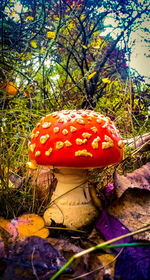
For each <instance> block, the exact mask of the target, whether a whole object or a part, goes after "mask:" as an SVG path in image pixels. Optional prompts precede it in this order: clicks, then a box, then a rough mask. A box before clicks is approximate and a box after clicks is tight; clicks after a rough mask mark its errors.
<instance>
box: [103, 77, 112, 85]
mask: <svg viewBox="0 0 150 280" xmlns="http://www.w3.org/2000/svg"><path fill="white" fill-rule="evenodd" d="M102 82H103V83H104V84H110V83H111V81H110V80H109V79H108V78H104V79H102Z"/></svg>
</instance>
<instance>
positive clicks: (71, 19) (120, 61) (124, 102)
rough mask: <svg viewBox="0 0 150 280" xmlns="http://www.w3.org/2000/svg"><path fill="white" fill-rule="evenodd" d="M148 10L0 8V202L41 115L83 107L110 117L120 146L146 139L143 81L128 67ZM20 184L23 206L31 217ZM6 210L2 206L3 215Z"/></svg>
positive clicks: (67, 1) (21, 170) (43, 0)
mask: <svg viewBox="0 0 150 280" xmlns="http://www.w3.org/2000/svg"><path fill="white" fill-rule="evenodd" d="M149 11H150V8H149V1H147V0H145V1H137V0H133V1H131V0H125V1H121V0H116V1H109V0H103V1H97V0H86V1H85V0H77V1H73V0H51V1H49V0H39V1H34V0H30V1H26V0H18V1H17V0H8V1H6V0H5V1H2V2H1V4H0V41H1V43H0V114H1V117H0V182H1V189H2V190H3V192H0V201H1V203H2V201H3V200H4V197H5V199H6V197H8V196H9V195H10V196H11V195H12V194H10V193H8V189H9V173H10V171H13V172H14V173H15V174H17V176H25V174H26V172H27V171H26V162H27V160H28V147H27V146H28V141H29V139H30V135H31V131H32V129H33V128H34V126H35V124H36V122H37V121H38V120H39V119H40V118H41V117H42V116H44V115H45V114H47V113H50V112H53V111H56V110H63V109H81V108H82V109H87V108H88V109H92V110H96V111H100V112H102V113H103V114H104V115H107V116H109V117H110V118H111V119H112V120H113V121H114V122H115V123H116V125H117V127H118V128H119V129H120V132H121V134H122V136H123V138H124V139H128V138H132V137H136V136H139V135H142V134H144V133H147V132H149V129H150V121H149V111H150V99H149V98H150V97H149V93H150V88H149V81H147V80H145V77H144V76H142V75H140V74H139V73H137V72H136V70H135V69H134V70H133V69H131V67H130V58H131V53H132V47H133V46H134V43H135V42H134V41H132V34H133V32H135V31H136V30H140V28H141V29H142V22H143V21H144V20H145V19H146V18H147V16H148V14H149ZM108 19H109V20H110V19H111V24H110V23H109V24H108V23H107V22H108ZM109 22H110V21H109ZM144 32H145V34H147V33H149V30H148V28H146V29H145V30H144ZM144 40H145V44H147V41H146V40H147V39H146V37H145V39H144ZM145 55H147V54H145ZM135 148H136V147H135ZM131 153H132V149H131V148H126V155H127V156H129V155H131ZM130 160H131V165H133V158H132V156H131V158H130ZM129 165H130V164H129ZM131 165H130V166H131ZM27 185H29V184H27V183H25V186H24V192H23V196H21V197H22V198H21V199H22V205H24V207H25V208H27V206H28V210H30V209H31V208H32V210H36V209H33V208H34V207H35V208H36V207H38V206H36V205H35V204H34V207H33V205H32V207H31V204H30V202H31V201H32V190H31V189H30V188H27ZM9 191H11V192H15V197H17V195H16V192H17V191H16V190H10V189H9ZM5 192H6V193H7V195H6V196H4V194H5ZM19 197H20V194H19ZM18 201H19V202H20V200H18ZM8 204H9V207H8ZM5 205H6V204H5ZM17 207H18V203H17ZM17 207H16V209H17ZM7 208H8V209H7ZM12 208H13V206H12V205H11V202H10V201H8V202H7V206H5V211H4V213H5V215H6V216H10V213H12V212H11V211H12ZM19 209H20V208H19ZM17 211H18V212H19V211H20V210H16V212H15V213H14V214H13V215H17V214H18V212H17ZM19 213H20V212H19Z"/></svg>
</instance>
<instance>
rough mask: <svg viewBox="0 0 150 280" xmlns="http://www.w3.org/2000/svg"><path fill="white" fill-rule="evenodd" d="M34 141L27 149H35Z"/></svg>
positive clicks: (32, 150)
mask: <svg viewBox="0 0 150 280" xmlns="http://www.w3.org/2000/svg"><path fill="white" fill-rule="evenodd" d="M35 146H36V145H35V143H34V144H31V145H29V150H30V151H31V152H32V153H33V152H34V150H35Z"/></svg>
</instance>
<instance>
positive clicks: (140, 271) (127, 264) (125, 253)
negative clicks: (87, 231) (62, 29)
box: [96, 209, 150, 280]
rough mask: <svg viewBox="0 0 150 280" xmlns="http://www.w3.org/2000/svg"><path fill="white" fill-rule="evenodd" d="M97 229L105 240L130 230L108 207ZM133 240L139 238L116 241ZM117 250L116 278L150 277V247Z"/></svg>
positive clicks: (145, 278) (139, 279)
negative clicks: (109, 211) (110, 213)
mask: <svg viewBox="0 0 150 280" xmlns="http://www.w3.org/2000/svg"><path fill="white" fill-rule="evenodd" d="M96 229H97V230H98V231H99V232H100V233H101V234H102V235H103V236H104V238H105V240H111V239H113V238H115V237H118V236H121V235H123V234H127V233H129V232H130V231H129V229H128V228H127V227H125V226H124V225H123V224H122V223H121V222H120V221H119V220H117V219H116V218H115V217H113V216H112V215H109V214H108V213H107V211H106V209H104V210H103V212H102V215H101V217H100V218H99V219H98V221H97V224H96ZM131 242H137V240H136V239H135V238H134V237H133V236H130V237H126V238H124V239H121V240H119V241H117V242H115V243H116V244H120V243H131ZM115 243H113V244H115ZM115 251H117V252H120V254H119V255H118V257H117V260H116V264H115V275H114V277H115V279H121V280H148V279H150V247H145V246H141V247H128V248H124V249H123V250H122V249H121V248H115Z"/></svg>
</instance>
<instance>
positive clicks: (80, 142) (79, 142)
mask: <svg viewBox="0 0 150 280" xmlns="http://www.w3.org/2000/svg"><path fill="white" fill-rule="evenodd" d="M86 142H87V139H80V138H77V139H76V144H77V145H82V144H85V143H86Z"/></svg>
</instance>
